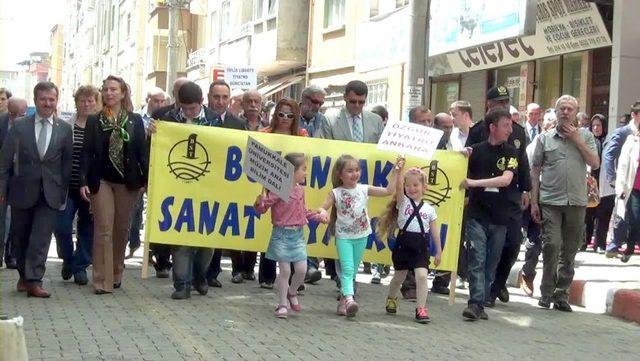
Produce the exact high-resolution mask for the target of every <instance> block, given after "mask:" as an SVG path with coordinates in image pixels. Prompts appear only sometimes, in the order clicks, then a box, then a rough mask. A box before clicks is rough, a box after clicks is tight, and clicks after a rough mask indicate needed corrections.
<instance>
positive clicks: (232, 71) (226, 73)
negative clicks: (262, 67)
mask: <svg viewBox="0 0 640 361" xmlns="http://www.w3.org/2000/svg"><path fill="white" fill-rule="evenodd" d="M213 80H224V81H226V82H227V84H229V87H230V88H231V90H234V89H240V90H245V91H246V90H251V89H256V87H257V84H258V72H257V71H256V68H252V67H239V66H227V67H225V68H224V69H221V68H214V69H213Z"/></svg>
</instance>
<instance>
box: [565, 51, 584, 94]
mask: <svg viewBox="0 0 640 361" xmlns="http://www.w3.org/2000/svg"><path fill="white" fill-rule="evenodd" d="M581 75H582V53H577V54H569V55H564V56H563V57H562V94H570V95H573V96H574V97H576V98H579V97H580V82H581V81H582V77H581Z"/></svg>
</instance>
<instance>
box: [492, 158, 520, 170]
mask: <svg viewBox="0 0 640 361" xmlns="http://www.w3.org/2000/svg"><path fill="white" fill-rule="evenodd" d="M496 166H497V167H498V169H499V170H501V171H504V170H505V169H515V168H518V159H516V158H513V157H509V158H506V157H502V158H500V159H498V163H496Z"/></svg>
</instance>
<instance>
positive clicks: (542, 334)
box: [0, 262, 638, 361]
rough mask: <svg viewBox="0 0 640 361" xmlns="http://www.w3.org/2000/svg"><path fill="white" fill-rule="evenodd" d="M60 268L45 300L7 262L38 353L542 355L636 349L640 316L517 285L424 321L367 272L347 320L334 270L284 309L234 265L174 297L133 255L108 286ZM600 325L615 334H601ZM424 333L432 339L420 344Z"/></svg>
mask: <svg viewBox="0 0 640 361" xmlns="http://www.w3.org/2000/svg"><path fill="white" fill-rule="evenodd" d="M59 271H60V269H59V263H56V262H50V263H49V264H48V270H47V274H48V275H49V277H50V278H49V279H48V280H46V282H49V283H48V284H47V285H46V286H47V288H48V289H50V290H52V291H53V292H54V296H53V297H52V298H50V299H49V300H37V301H36V300H33V299H28V298H26V297H20V296H19V295H17V293H16V292H15V282H16V276H15V272H8V271H6V270H4V269H2V270H0V310H2V312H4V313H7V314H9V315H14V314H18V313H20V314H22V315H23V316H24V317H25V327H24V330H25V335H26V340H27V344H28V347H29V350H30V356H31V360H43V359H57V360H64V361H71V360H73V359H82V360H137V361H140V360H145V361H148V360H163V361H164V360H171V361H173V360H207V361H209V360H222V359H229V360H243V359H247V360H259V359H265V360H289V359H291V360H298V359H304V360H326V359H328V358H332V359H334V360H338V359H349V358H352V359H354V360H362V359H365V356H364V355H366V358H367V359H372V358H378V359H399V360H414V359H415V360H424V359H425V357H424V356H425V355H432V354H433V352H434V347H435V346H436V345H441V344H446V345H449V346H448V347H446V348H438V353H437V358H438V360H460V359H473V356H474V355H482V354H485V355H492V361H494V360H495V361H500V360H512V359H518V360H519V361H524V360H536V359H539V358H538V357H537V356H539V354H538V352H539V350H541V349H544V350H548V351H549V352H552V353H553V355H554V358H556V359H567V360H569V359H580V360H602V359H614V358H615V360H616V361H623V360H631V359H634V355H637V350H636V349H635V348H634V346H635V345H637V332H638V327H637V325H634V324H629V323H626V322H623V321H620V320H618V319H615V318H612V317H609V316H604V315H597V314H592V313H588V312H585V310H584V309H580V308H576V312H574V313H572V314H568V315H567V314H561V313H558V312H556V311H553V310H550V311H542V310H540V309H538V308H537V307H535V300H531V299H529V298H526V297H522V296H521V295H519V294H515V295H514V294H513V293H512V302H510V303H507V304H499V305H498V306H497V307H496V308H495V309H493V310H488V311H487V312H488V313H489V317H490V318H491V320H490V321H487V322H479V323H474V324H468V323H464V322H462V320H461V313H462V309H463V308H464V305H465V302H466V299H465V296H463V295H461V294H460V295H459V296H458V299H457V302H456V304H455V305H453V306H449V305H448V304H447V298H446V297H439V296H435V297H434V296H430V297H429V301H428V307H429V309H430V311H431V314H432V316H433V321H432V323H431V324H430V325H427V326H424V325H417V324H416V323H414V322H413V320H412V318H413V308H414V307H415V303H411V302H404V301H401V302H400V311H399V314H398V315H396V316H395V317H389V316H387V315H386V314H385V313H384V297H385V295H386V291H387V287H386V286H372V285H369V284H364V283H361V284H360V286H359V289H360V293H361V296H360V299H359V300H358V301H359V302H360V303H361V306H362V307H361V311H360V312H359V314H358V316H357V317H356V320H354V321H347V320H346V319H345V318H343V317H339V316H336V315H335V314H334V312H335V305H336V300H335V295H336V293H335V291H334V288H335V287H334V285H333V283H332V282H330V281H329V280H327V279H323V280H322V281H321V282H320V284H319V285H317V286H307V291H306V293H305V295H304V296H303V297H301V298H300V299H301V302H302V305H303V312H302V313H301V314H296V315H292V316H291V317H289V319H287V320H278V319H276V318H275V317H273V305H274V304H275V294H274V293H273V292H263V291H261V289H260V288H258V285H257V283H256V282H245V283H244V284H241V285H234V284H231V283H230V282H229V278H230V276H229V273H228V270H225V271H224V272H223V274H222V275H221V276H220V278H219V279H220V280H221V281H222V282H223V288H221V289H215V290H214V292H212V294H210V295H208V296H207V297H196V296H195V295H194V296H192V298H191V299H190V300H186V301H181V302H175V301H173V300H171V299H170V298H169V296H170V294H171V291H172V288H171V282H170V281H169V280H159V279H155V278H150V279H148V280H141V279H140V270H139V268H135V267H127V269H126V271H125V281H124V284H123V285H124V289H123V290H121V292H116V293H115V294H114V295H109V296H108V297H98V296H95V295H93V294H91V289H90V287H74V286H75V285H72V284H68V283H64V282H60V281H59ZM358 277H360V275H359V276H358ZM52 280H53V281H52ZM387 281H388V280H387ZM516 291H517V290H516ZM516 293H517V292H516ZM549 330H553V332H549ZM594 335H597V337H598V339H600V340H607V342H597V343H594V342H592V341H593V337H594ZM416 338H422V339H424V340H426V341H425V343H424V344H421V345H417V346H416V345H415V339H416ZM514 345H517V347H515V348H514V347H513V346H514ZM427 358H428V357H427Z"/></svg>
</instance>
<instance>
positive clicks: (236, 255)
mask: <svg viewBox="0 0 640 361" xmlns="http://www.w3.org/2000/svg"><path fill="white" fill-rule="evenodd" d="M229 253H230V256H231V275H232V276H235V275H237V274H239V273H244V274H253V272H254V271H253V269H254V267H255V266H256V257H257V255H258V254H257V253H256V252H249V251H230V252H229Z"/></svg>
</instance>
